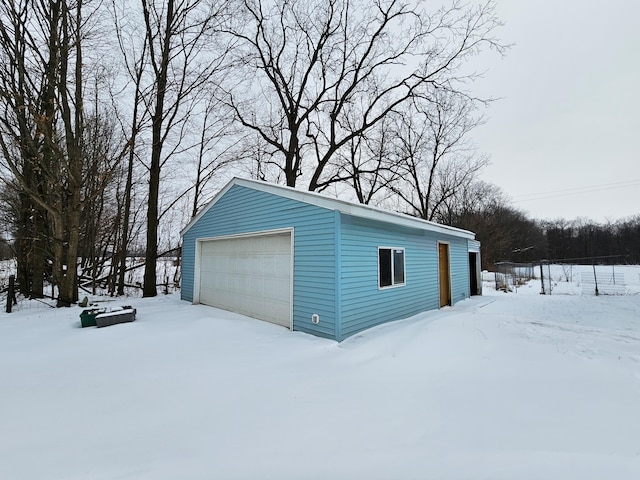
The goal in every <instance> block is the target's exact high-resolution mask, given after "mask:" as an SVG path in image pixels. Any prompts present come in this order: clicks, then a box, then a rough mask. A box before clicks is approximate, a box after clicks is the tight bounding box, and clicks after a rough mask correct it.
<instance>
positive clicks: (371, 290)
mask: <svg viewBox="0 0 640 480" xmlns="http://www.w3.org/2000/svg"><path fill="white" fill-rule="evenodd" d="M341 239H342V242H341V249H342V250H341V256H340V262H341V266H342V268H341V277H340V278H341V284H342V288H341V290H340V292H341V297H340V312H341V326H342V328H341V339H343V338H346V337H348V336H350V335H353V334H354V333H357V332H359V331H362V330H364V329H367V328H370V327H373V326H375V325H379V324H381V323H385V322H388V321H392V320H399V319H402V318H407V317H410V316H412V315H415V314H417V313H420V312H423V311H426V310H432V309H437V308H438V304H439V296H438V295H439V294H438V241H445V242H448V243H449V244H450V258H451V276H452V281H451V283H452V299H453V302H457V301H459V300H461V299H463V298H466V296H468V291H469V286H468V284H469V277H468V274H466V272H465V267H464V265H463V260H464V261H465V262H466V261H468V260H466V259H467V242H466V239H463V238H458V237H454V236H450V235H445V234H440V233H436V232H431V231H426V230H417V229H410V228H404V227H399V226H395V225H390V224H387V223H382V222H376V221H372V220H365V219H360V218H356V217H351V216H348V215H342V225H341ZM378 247H399V248H404V249H405V276H406V281H405V285H404V286H398V287H393V288H386V289H379V288H378ZM466 270H467V271H468V265H467V267H466ZM461 275H462V277H460V276H461ZM465 292H466V293H465Z"/></svg>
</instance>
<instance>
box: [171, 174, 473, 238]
mask: <svg viewBox="0 0 640 480" xmlns="http://www.w3.org/2000/svg"><path fill="white" fill-rule="evenodd" d="M234 185H239V186H242V187H246V188H251V189H253V190H258V191H261V192H266V193H270V194H272V195H277V196H279V197H284V198H290V199H292V200H297V201H299V202H304V203H308V204H310V205H315V206H317V207H322V208H326V209H328V210H337V211H339V212H342V213H345V214H347V215H352V216H354V217H360V218H366V219H370V220H377V221H380V222H386V223H392V224H394V225H401V226H405V227H410V228H418V229H420V230H428V231H432V232H437V233H441V234H446V235H453V236H456V237H462V238H467V239H470V240H474V239H475V234H474V233H473V232H470V231H468V230H462V229H460V228H455V227H450V226H448V225H441V224H439V223H435V222H430V221H428V220H422V219H420V218H416V217H412V216H410V215H406V214H404V213H397V212H390V211H388V210H383V209H381V208H377V207H371V206H369V205H362V204H358V203H352V202H346V201H344V200H340V199H337V198H329V197H325V196H324V195H320V194H319V193H315V192H305V191H302V190H296V189H295V188H292V187H285V186H282V185H275V184H272V183H267V182H260V181H258V180H249V179H246V178H238V177H234V178H233V179H231V180H230V181H229V183H227V185H225V186H224V187H223V188H222V190H220V191H219V192H218V194H217V195H216V196H215V197H214V198H213V200H211V201H210V202H209V203H208V204H207V206H206V207H204V208H203V209H202V210H201V211H200V213H198V215H196V216H195V217H194V218H193V219H192V220H191V221H190V222H189V224H188V225H187V226H186V227H185V228H184V229H183V230H182V232H181V235H184V234H185V233H186V232H187V231H188V230H189V229H190V228H191V227H192V226H193V225H194V224H195V223H196V222H197V221H198V220H199V219H200V218H201V217H202V216H203V215H204V214H205V213H206V212H207V211H208V210H209V209H210V208H211V207H213V206H214V205H215V204H216V203H217V202H218V200H220V198H221V197H222V196H223V195H224V194H225V193H226V192H227V191H228V190H229V189H230V188H231V187H233V186H234Z"/></svg>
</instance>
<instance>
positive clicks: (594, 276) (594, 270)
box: [593, 263, 600, 297]
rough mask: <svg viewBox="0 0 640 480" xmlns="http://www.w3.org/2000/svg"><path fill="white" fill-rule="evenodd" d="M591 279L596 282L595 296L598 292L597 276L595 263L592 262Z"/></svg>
mask: <svg viewBox="0 0 640 480" xmlns="http://www.w3.org/2000/svg"><path fill="white" fill-rule="evenodd" d="M593 280H594V281H595V282H596V297H597V296H598V295H599V294H600V293H599V292H598V277H597V276H596V264H595V263H594V264H593Z"/></svg>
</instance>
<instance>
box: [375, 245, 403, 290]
mask: <svg viewBox="0 0 640 480" xmlns="http://www.w3.org/2000/svg"><path fill="white" fill-rule="evenodd" d="M380 250H391V285H385V286H381V285H380ZM397 250H401V251H402V273H403V277H404V280H403V281H402V282H398V283H396V281H395V275H394V271H395V268H394V267H395V265H394V263H395V255H394V253H395V251H397ZM406 284H407V254H406V250H405V248H404V247H386V246H380V247H378V290H387V289H389V288H398V287H404V286H405V285H406Z"/></svg>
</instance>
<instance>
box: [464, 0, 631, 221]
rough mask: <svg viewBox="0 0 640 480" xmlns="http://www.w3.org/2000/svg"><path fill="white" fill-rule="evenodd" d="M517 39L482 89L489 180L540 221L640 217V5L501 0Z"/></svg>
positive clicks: (494, 63)
mask: <svg viewBox="0 0 640 480" xmlns="http://www.w3.org/2000/svg"><path fill="white" fill-rule="evenodd" d="M497 7H498V14H499V16H500V18H501V19H503V20H504V21H505V22H506V25H505V27H504V28H503V30H502V35H501V38H502V39H504V41H505V43H512V44H514V45H513V46H512V48H511V49H510V50H509V51H508V52H507V54H506V56H505V57H504V58H500V57H499V56H498V55H493V56H491V55H485V56H484V58H483V59H484V60H485V63H484V64H485V65H487V66H488V68H489V70H488V72H487V73H486V74H485V77H484V79H482V80H481V81H479V82H478V83H477V84H476V86H475V87H474V88H475V89H476V90H477V91H478V92H479V93H481V94H482V95H487V96H493V97H501V100H499V101H497V102H496V103H494V104H493V105H492V106H491V107H490V108H489V110H488V113H487V117H488V122H487V123H486V124H485V125H483V126H481V127H479V128H478V130H477V131H476V132H475V141H476V143H477V144H478V147H479V149H480V150H481V151H483V152H486V153H488V154H489V155H490V157H491V164H490V166H489V167H487V168H486V170H485V171H484V173H483V175H482V177H483V179H485V180H487V181H490V182H491V183H494V184H496V185H498V186H500V187H501V188H502V189H503V190H504V191H505V193H507V194H508V195H509V197H510V198H511V199H512V200H513V201H514V206H515V207H517V208H520V209H522V210H524V211H526V212H527V213H528V214H529V215H530V216H532V217H535V218H558V217H564V218H567V219H573V218H576V217H588V218H591V219H593V220H596V221H599V222H602V221H606V220H607V219H609V220H616V219H619V218H622V217H627V216H629V215H634V214H640V154H639V153H638V152H640V122H639V121H638V115H639V113H640V2H638V1H635V0H610V1H608V2H596V1H593V0H587V1H584V0H583V1H579V0H557V1H551V0H497Z"/></svg>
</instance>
